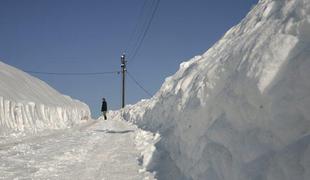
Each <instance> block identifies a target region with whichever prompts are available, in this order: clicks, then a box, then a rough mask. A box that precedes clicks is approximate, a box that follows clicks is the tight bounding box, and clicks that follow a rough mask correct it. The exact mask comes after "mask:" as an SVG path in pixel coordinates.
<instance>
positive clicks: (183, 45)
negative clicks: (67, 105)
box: [0, 0, 257, 117]
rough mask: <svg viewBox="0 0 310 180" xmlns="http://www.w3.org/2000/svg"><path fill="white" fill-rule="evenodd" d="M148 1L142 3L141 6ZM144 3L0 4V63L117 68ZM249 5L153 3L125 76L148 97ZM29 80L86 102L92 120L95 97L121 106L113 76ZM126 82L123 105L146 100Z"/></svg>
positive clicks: (239, 1)
mask: <svg viewBox="0 0 310 180" xmlns="http://www.w3.org/2000/svg"><path fill="white" fill-rule="evenodd" d="M152 1H154V0H148V5H150V4H151V3H152ZM144 2H145V0H130V1H128V0H1V1H0V58H1V61H4V62H5V63H7V64H9V65H12V66H15V67H17V68H19V69H22V70H33V71H43V72H69V73H70V72H81V73H83V72H105V71H118V70H120V56H121V54H122V52H123V51H124V49H126V47H127V45H128V42H130V37H131V36H132V32H133V30H134V28H135V26H136V24H137V22H138V20H139V13H140V9H141V7H142V6H143V4H144ZM256 3H257V0H233V1H232V0H216V1H214V0H191V1H189V0H161V1H160V4H159V8H158V11H157V12H156V15H155V17H154V19H153V21H152V24H151V26H150V29H149V31H148V33H147V35H146V37H145V39H144V42H143V44H142V46H141V48H140V50H139V51H138V54H137V56H136V57H135V59H128V61H129V65H128V71H129V72H130V73H131V74H132V75H133V76H134V77H135V78H136V80H138V81H139V83H141V84H142V85H143V87H145V88H146V89H147V90H148V91H149V92H151V93H152V94H154V93H155V92H156V91H157V90H158V89H159V88H160V86H161V84H162V83H163V81H164V79H165V78H166V77H167V76H170V75H172V74H174V73H175V72H176V71H177V70H178V68H179V64H180V63H181V62H183V61H186V60H189V59H190V58H191V57H193V56H195V55H199V54H202V53H204V52H205V51H206V50H207V49H208V48H210V47H211V46H212V45H213V44H214V43H215V42H216V41H217V40H219V38H221V36H222V35H223V34H224V33H225V32H226V31H227V30H228V29H229V28H230V27H232V26H233V25H235V24H237V23H238V22H240V20H241V19H242V18H243V17H244V16H245V15H246V14H247V12H248V11H249V10H250V9H251V7H252V6H253V5H255V4H256ZM147 7H148V6H147ZM134 39H135V38H133V40H134ZM130 47H132V46H129V49H130ZM34 76H36V77H38V78H40V79H41V80H44V81H45V82H47V83H48V84H49V85H51V86H52V87H54V88H55V89H57V90H58V91H60V92H61V93H63V94H67V95H69V96H71V97H73V98H76V99H80V100H82V101H84V102H86V103H87V104H88V105H89V106H90V108H91V110H92V114H93V116H94V117H97V116H98V115H99V113H100V105H101V98H102V97H105V98H106V99H107V101H108V105H109V108H110V109H119V107H120V105H121V96H120V95H121V89H120V88H121V77H120V75H117V74H105V75H96V76H55V75H40V74H34ZM126 84H127V86H126V87H127V89H126V96H127V97H126V103H127V104H128V103H131V104H133V103H135V102H137V101H139V100H140V99H142V98H148V95H147V94H146V93H144V92H143V91H142V90H141V89H140V88H139V87H138V86H137V85H136V84H135V83H134V82H133V81H132V80H130V79H127V81H126Z"/></svg>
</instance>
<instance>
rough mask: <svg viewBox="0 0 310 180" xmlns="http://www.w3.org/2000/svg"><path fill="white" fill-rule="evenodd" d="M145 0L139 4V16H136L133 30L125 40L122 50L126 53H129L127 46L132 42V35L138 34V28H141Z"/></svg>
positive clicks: (145, 6) (145, 4)
mask: <svg viewBox="0 0 310 180" xmlns="http://www.w3.org/2000/svg"><path fill="white" fill-rule="evenodd" d="M147 2H148V1H147V0H144V3H143V5H142V6H141V8H140V12H139V16H138V20H137V23H136V25H135V27H134V29H133V31H132V32H131V35H130V37H129V39H128V42H127V45H126V48H125V50H124V52H126V53H127V54H129V46H130V45H132V44H133V43H134V42H133V40H134V37H136V36H137V35H138V34H139V28H141V27H140V26H141V21H142V22H143V17H144V14H145V12H146V10H145V9H146V8H147Z"/></svg>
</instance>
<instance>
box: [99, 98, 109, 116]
mask: <svg viewBox="0 0 310 180" xmlns="http://www.w3.org/2000/svg"><path fill="white" fill-rule="evenodd" d="M107 110H108V106H107V102H106V100H105V98H102V105H101V112H102V115H103V117H104V120H107Z"/></svg>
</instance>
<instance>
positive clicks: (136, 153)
mask: <svg viewBox="0 0 310 180" xmlns="http://www.w3.org/2000/svg"><path fill="white" fill-rule="evenodd" d="M141 134H142V135H143V136H144V137H145V136H147V135H150V134H151V133H148V132H144V131H142V130H141V129H138V128H137V127H136V126H134V125H131V124H129V123H127V122H124V121H121V120H117V119H109V120H107V121H104V120H102V119H99V120H92V121H90V122H88V123H86V124H85V125H83V126H81V127H79V128H71V129H66V130H61V131H57V132H54V133H52V134H48V135H44V136H35V137H29V138H24V139H22V140H18V141H17V140H15V141H12V140H11V141H8V142H1V144H0V179H83V180H85V179H100V180H102V179H104V180H114V179H115V180H122V179H126V180H129V179H132V180H140V179H141V180H142V179H155V178H154V174H152V173H150V172H148V171H146V170H145V169H144V168H143V166H142V165H143V162H141V161H142V160H143V158H141V153H142V151H145V149H144V148H143V146H141V144H145V143H141V141H143V139H145V138H141ZM146 139H150V138H146ZM137 141H140V142H137ZM139 144H140V145H139ZM146 144H147V142H146Z"/></svg>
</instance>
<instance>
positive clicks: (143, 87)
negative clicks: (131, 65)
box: [126, 71, 152, 97]
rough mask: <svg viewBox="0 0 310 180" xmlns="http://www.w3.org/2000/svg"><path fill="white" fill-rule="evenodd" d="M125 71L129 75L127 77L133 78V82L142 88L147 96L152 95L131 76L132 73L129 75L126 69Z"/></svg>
mask: <svg viewBox="0 0 310 180" xmlns="http://www.w3.org/2000/svg"><path fill="white" fill-rule="evenodd" d="M126 72H127V74H128V76H129V78H130V79H131V80H133V82H134V83H135V84H136V85H137V86H138V87H140V89H142V90H143V91H144V92H145V93H146V94H147V95H149V97H152V94H151V93H150V92H149V91H148V90H146V89H145V88H144V87H143V86H142V85H141V84H140V83H139V82H138V81H137V80H136V79H135V78H134V77H133V75H131V74H130V73H129V72H128V71H126Z"/></svg>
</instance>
